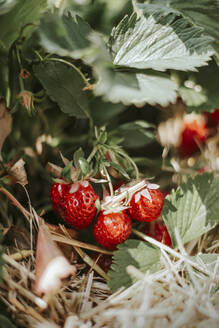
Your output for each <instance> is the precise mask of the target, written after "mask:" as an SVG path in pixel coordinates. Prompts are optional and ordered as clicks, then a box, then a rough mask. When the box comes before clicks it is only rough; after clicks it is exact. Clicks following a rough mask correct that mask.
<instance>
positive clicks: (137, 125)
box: [115, 120, 155, 148]
mask: <svg viewBox="0 0 219 328" xmlns="http://www.w3.org/2000/svg"><path fill="white" fill-rule="evenodd" d="M115 132H117V133H118V134H119V135H120V136H121V137H123V138H124V140H123V143H122V144H123V146H125V147H131V148H135V147H143V146H145V145H147V144H149V143H150V142H151V141H153V140H154V139H155V133H154V125H153V124H150V123H148V122H146V121H140V120H139V121H134V122H129V123H124V124H122V125H120V126H119V127H118V128H117V130H116V131H115Z"/></svg>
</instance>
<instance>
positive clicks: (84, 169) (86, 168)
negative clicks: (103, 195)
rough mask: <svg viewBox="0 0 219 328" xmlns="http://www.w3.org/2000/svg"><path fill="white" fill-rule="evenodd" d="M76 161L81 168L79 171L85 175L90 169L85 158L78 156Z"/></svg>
mask: <svg viewBox="0 0 219 328" xmlns="http://www.w3.org/2000/svg"><path fill="white" fill-rule="evenodd" d="M78 162H79V165H80V168H81V172H82V173H83V174H84V175H87V174H88V173H89V172H90V171H91V168H90V165H89V163H88V161H87V160H86V159H85V158H80V159H79V161H78Z"/></svg>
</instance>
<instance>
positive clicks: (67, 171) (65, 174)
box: [61, 161, 73, 181]
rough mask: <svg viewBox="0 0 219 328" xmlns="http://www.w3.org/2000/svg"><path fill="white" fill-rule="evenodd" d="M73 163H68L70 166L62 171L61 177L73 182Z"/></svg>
mask: <svg viewBox="0 0 219 328" xmlns="http://www.w3.org/2000/svg"><path fill="white" fill-rule="evenodd" d="M72 163H73V161H70V162H68V164H67V165H66V166H65V167H64V168H63V169H62V172H61V176H62V177H63V178H64V179H65V180H66V181H70V180H71V167H72Z"/></svg>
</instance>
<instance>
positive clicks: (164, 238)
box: [142, 222, 172, 247]
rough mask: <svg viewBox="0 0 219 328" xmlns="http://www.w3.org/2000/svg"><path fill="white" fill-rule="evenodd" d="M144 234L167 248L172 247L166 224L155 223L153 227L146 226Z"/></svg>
mask: <svg viewBox="0 0 219 328" xmlns="http://www.w3.org/2000/svg"><path fill="white" fill-rule="evenodd" d="M142 232H143V233H145V234H146V235H147V236H149V237H152V238H154V239H156V240H157V241H159V242H161V243H163V244H165V245H167V246H170V247H171V246H172V242H171V238H170V235H169V232H168V230H167V227H166V226H165V225H164V224H160V223H157V222H155V223H154V224H153V225H152V224H150V225H146V226H145V227H144V229H143V230H142Z"/></svg>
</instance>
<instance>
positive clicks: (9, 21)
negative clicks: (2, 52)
mask: <svg viewBox="0 0 219 328" xmlns="http://www.w3.org/2000/svg"><path fill="white" fill-rule="evenodd" d="M46 8H47V0H37V1H35V0H18V1H17V2H16V5H14V6H13V7H12V9H11V10H10V11H9V12H7V13H6V14H5V15H2V16H1V19H0V43H2V44H3V46H4V47H5V48H6V49H9V48H10V46H11V45H12V43H13V42H14V41H15V40H16V39H17V38H18V37H19V35H20V33H21V30H22V29H23V28H24V30H23V36H28V35H29V34H30V33H32V31H33V30H34V29H35V27H36V26H35V24H37V23H38V20H39V19H40V17H41V15H42V14H43V12H44V11H45V9H46Z"/></svg>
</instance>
